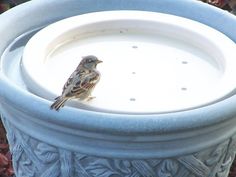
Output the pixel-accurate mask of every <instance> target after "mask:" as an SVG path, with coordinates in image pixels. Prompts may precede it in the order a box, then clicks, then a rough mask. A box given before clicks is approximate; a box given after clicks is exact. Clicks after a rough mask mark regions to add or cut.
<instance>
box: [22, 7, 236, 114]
mask: <svg viewBox="0 0 236 177" xmlns="http://www.w3.org/2000/svg"><path fill="white" fill-rule="evenodd" d="M235 51H236V47H235V44H234V43H233V42H232V41H231V40H230V39H229V38H227V37H226V36H225V35H223V34H222V33H220V32H218V31H216V30H214V29H212V28H210V27H208V26H206V25H203V24H201V23H198V22H195V21H192V20H189V19H185V18H181V17H177V16H173V15H167V14H161V13H154V12H144V11H106V12H97V13H90V14H85V15H79V16H75V17H71V18H68V19H65V20H62V21H59V22H56V23H54V24H52V25H49V26H48V27H46V28H44V29H43V30H41V31H40V32H38V33H37V34H36V35H35V36H34V37H32V38H31V39H30V41H29V42H28V44H27V45H26V47H25V50H24V54H23V59H22V71H23V75H24V80H25V82H26V84H27V86H28V88H29V89H30V90H31V91H32V92H34V93H36V94H37V95H39V96H42V97H44V98H47V99H51V100H52V99H53V98H55V97H56V96H58V95H60V94H61V91H62V87H63V85H64V83H65V82H66V80H67V78H68V77H69V75H70V74H71V73H72V72H73V71H74V69H75V68H76V67H77V65H78V64H79V62H80V60H81V57H82V56H86V55H95V56H97V57H98V58H99V59H100V60H103V63H102V64H100V65H99V66H98V70H99V71H100V72H101V75H102V76H101V80H100V82H99V84H98V85H97V87H96V88H95V90H94V92H93V96H95V97H96V98H95V99H93V100H92V101H90V102H79V101H72V102H70V103H68V104H67V105H71V106H76V107H81V108H85V109H90V110H98V111H106V112H118V113H139V114H140V113H157V112H169V111H178V110H183V109H190V108H194V107H199V106H203V105H205V104H208V103H211V102H213V101H215V100H217V99H220V98H222V97H223V96H225V95H227V94H228V93H229V92H231V91H232V90H233V89H234V88H235V86H236V77H235V76H236V70H235V69H234V68H236V60H235V58H236V54H234V53H235Z"/></svg>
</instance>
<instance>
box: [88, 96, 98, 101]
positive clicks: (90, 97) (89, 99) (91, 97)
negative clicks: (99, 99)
mask: <svg viewBox="0 0 236 177" xmlns="http://www.w3.org/2000/svg"><path fill="white" fill-rule="evenodd" d="M94 98H96V97H95V96H89V97H88V98H87V99H86V101H91V100H93V99H94Z"/></svg>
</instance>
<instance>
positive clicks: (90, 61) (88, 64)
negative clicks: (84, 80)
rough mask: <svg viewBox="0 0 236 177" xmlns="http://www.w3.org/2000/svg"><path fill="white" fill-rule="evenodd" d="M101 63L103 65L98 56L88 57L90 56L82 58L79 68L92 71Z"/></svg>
mask: <svg viewBox="0 0 236 177" xmlns="http://www.w3.org/2000/svg"><path fill="white" fill-rule="evenodd" d="M99 63H102V61H101V60H99V59H98V58H97V57H96V56H94V55H88V56H85V57H82V60H81V62H80V64H79V67H83V68H86V69H89V70H91V69H95V68H96V67H97V64H99Z"/></svg>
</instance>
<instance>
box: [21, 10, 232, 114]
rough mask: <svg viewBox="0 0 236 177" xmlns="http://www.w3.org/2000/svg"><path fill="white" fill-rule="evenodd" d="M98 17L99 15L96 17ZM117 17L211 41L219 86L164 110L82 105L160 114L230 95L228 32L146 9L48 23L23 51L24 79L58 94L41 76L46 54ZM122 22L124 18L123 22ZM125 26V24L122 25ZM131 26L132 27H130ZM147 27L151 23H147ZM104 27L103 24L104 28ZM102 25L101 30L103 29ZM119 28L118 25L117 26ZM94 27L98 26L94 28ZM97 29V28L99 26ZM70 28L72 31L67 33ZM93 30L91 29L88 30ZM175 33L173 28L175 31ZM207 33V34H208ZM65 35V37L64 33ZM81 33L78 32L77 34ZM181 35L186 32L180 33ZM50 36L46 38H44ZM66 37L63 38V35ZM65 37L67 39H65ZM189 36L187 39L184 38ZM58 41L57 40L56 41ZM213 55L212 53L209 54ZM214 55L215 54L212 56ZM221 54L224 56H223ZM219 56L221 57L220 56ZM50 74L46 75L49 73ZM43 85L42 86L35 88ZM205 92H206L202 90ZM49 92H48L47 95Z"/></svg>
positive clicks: (30, 85)
mask: <svg viewBox="0 0 236 177" xmlns="http://www.w3.org/2000/svg"><path fill="white" fill-rule="evenodd" d="M95 17H96V18H95ZM117 21H123V23H127V21H133V22H136V23H140V21H143V22H146V23H147V22H151V23H158V24H161V25H163V26H165V25H169V26H172V25H173V27H175V28H176V29H179V30H180V31H181V30H182V31H186V33H187V34H188V35H189V36H190V33H191V35H192V36H194V35H195V36H198V37H199V38H202V40H205V41H202V42H199V41H197V42H196V41H195V43H197V44H195V43H194V44H195V45H201V44H202V45H204V44H205V43H209V44H208V45H212V46H209V47H208V46H205V48H206V49H207V50H209V51H207V50H206V52H208V53H210V52H212V51H213V48H214V50H215V51H216V53H218V55H220V56H217V59H214V60H219V61H216V62H217V65H221V66H218V67H219V68H218V70H220V72H222V73H223V74H222V76H220V77H219V81H218V82H219V83H217V85H215V86H216V88H215V89H214V90H212V91H210V92H207V93H208V96H207V98H208V97H209V98H208V99H205V97H204V99H203V101H202V103H200V101H199V103H197V104H196V103H191V102H190V103H189V104H190V105H191V104H192V105H191V106H187V105H186V106H185V107H184V106H182V107H180V106H177V108H172V109H170V108H169V110H168V108H166V109H167V110H164V111H156V112H155V111H152V112H140V111H139V112H134V111H131V112H129V111H115V110H112V109H111V110H109V109H105V108H100V107H99V105H98V107H96V106H92V105H87V104H83V103H80V104H81V105H82V107H83V109H87V110H91V111H92V110H93V111H97V112H108V113H117V114H155V113H156V114H158V113H163V112H166V113H168V112H174V111H182V110H186V109H188V110H189V109H193V108H197V107H202V106H205V105H207V104H211V103H213V102H215V101H217V100H220V99H221V98H222V97H224V96H226V95H228V94H229V93H230V92H232V91H233V90H234V89H235V88H236V77H233V76H235V75H236V70H235V68H236V60H234V59H233V58H236V55H235V54H234V53H233V52H232V51H235V50H236V45H235V44H234V43H233V42H232V41H231V40H230V39H229V38H228V37H226V36H225V35H223V34H222V33H220V32H218V31H216V30H215V29H213V28H210V27H208V26H206V25H203V24H201V23H198V22H195V21H192V20H189V19H185V18H182V17H176V16H173V15H168V14H161V13H156V12H144V11H105V12H95V13H89V14H85V15H79V16H74V17H70V18H67V19H64V20H61V21H58V22H56V23H53V24H51V25H49V26H48V27H46V28H44V29H42V30H41V31H40V32H38V33H37V34H36V35H34V36H33V37H32V38H31V39H30V40H29V42H28V43H27V44H26V47H25V50H24V52H23V59H22V67H21V69H22V71H23V78H24V81H25V83H26V84H27V86H28V88H29V89H30V90H31V91H32V92H33V93H36V94H37V95H39V96H42V97H44V98H46V99H51V98H53V97H54V98H55V97H56V96H57V95H56V94H55V93H53V92H52V90H50V89H48V87H47V85H45V77H42V74H40V73H42V72H43V67H44V60H45V59H46V56H47V55H48V54H49V53H51V52H52V50H54V48H55V47H57V46H58V45H62V43H65V41H66V42H67V41H68V40H72V38H73V36H74V35H75V34H74V33H77V32H75V31H77V30H79V29H80V28H82V29H83V28H86V26H88V25H93V26H96V25H97V24H100V23H101V24H102V23H104V22H105V23H114V22H117ZM120 23H122V22H120ZM122 28H123V27H122ZM127 28H129V27H127ZM145 28H146V30H147V29H149V28H150V27H145ZM102 29H103V28H102ZM102 29H100V28H99V30H102ZM115 29H117V27H116V28H115ZM93 30H95V29H93ZM96 30H97V29H96ZM69 32H71V33H72V34H69V35H68V36H67V35H66V34H68V33H69ZM89 33H90V31H89ZM172 33H173V32H172ZM206 34H207V38H206V37H205V36H206ZM63 35H65V36H66V37H63ZM76 35H78V34H76ZM181 35H182V37H184V36H185V34H181ZM45 38H47V40H45ZM61 38H63V39H61ZM64 38H65V39H64ZM185 40H186V39H185ZM192 40H199V39H194V38H193V39H192ZM55 41H56V42H55ZM210 55H211V54H210ZM211 57H212V56H211ZM221 57H222V59H221ZM31 58H34V60H33V61H34V62H32V60H31ZM218 58H219V59H218ZM46 77H47V76H46ZM36 88H40V89H36ZM202 94H203V93H202ZM47 95H48V96H47Z"/></svg>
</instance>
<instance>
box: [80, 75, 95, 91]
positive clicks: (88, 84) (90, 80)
mask: <svg viewBox="0 0 236 177" xmlns="http://www.w3.org/2000/svg"><path fill="white" fill-rule="evenodd" d="M98 81H99V74H98V73H96V72H91V73H90V74H88V75H87V76H86V77H84V79H83V80H81V83H80V87H81V89H84V90H89V89H92V88H93V87H94V86H95V85H96V84H97V82H98Z"/></svg>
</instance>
